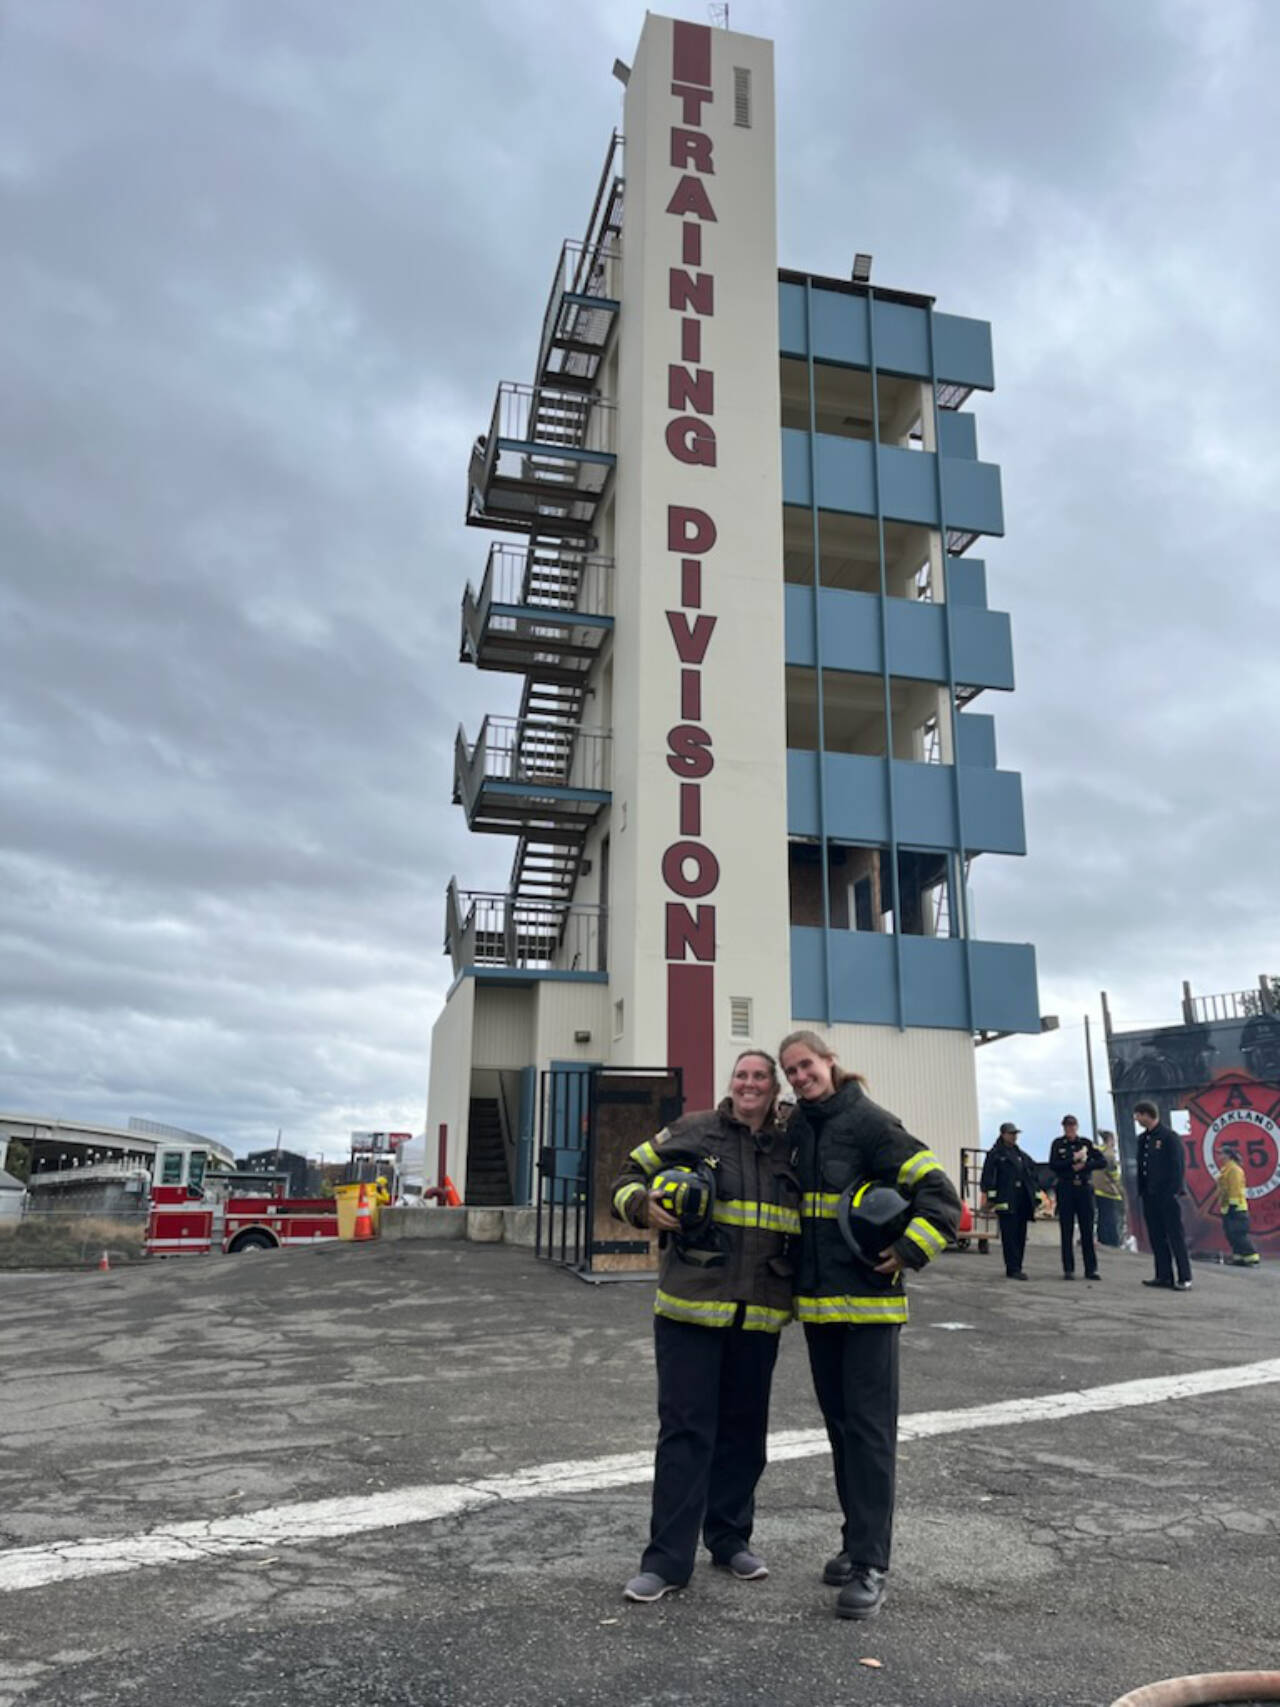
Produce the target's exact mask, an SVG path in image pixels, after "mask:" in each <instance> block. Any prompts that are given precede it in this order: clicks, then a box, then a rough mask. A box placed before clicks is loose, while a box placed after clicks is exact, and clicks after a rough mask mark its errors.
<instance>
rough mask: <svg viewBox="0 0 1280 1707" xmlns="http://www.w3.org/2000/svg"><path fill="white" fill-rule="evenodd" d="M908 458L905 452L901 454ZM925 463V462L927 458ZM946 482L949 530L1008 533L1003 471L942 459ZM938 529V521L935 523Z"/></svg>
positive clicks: (989, 464) (987, 464) (986, 464)
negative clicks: (1003, 496)
mask: <svg viewBox="0 0 1280 1707" xmlns="http://www.w3.org/2000/svg"><path fill="white" fill-rule="evenodd" d="M899 454H901V455H904V456H905V455H907V454H908V453H907V452H905V451H903V452H901V453H899ZM921 460H922V461H923V460H925V459H924V458H923V457H922V458H921ZM942 477H943V480H944V481H945V482H946V494H947V496H946V504H947V527H948V529H951V528H957V529H960V530H961V531H963V532H965V533H969V532H973V533H994V534H1002V533H1003V532H1004V502H1003V500H1002V498H1001V496H1000V470H999V468H998V467H997V466H996V464H995V463H994V462H965V461H964V460H963V459H962V458H960V457H957V456H947V457H943V459H942ZM934 525H935V526H936V525H937V524H936V521H935V524H934Z"/></svg>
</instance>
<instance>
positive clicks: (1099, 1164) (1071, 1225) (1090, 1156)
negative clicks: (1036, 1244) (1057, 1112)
mask: <svg viewBox="0 0 1280 1707" xmlns="http://www.w3.org/2000/svg"><path fill="white" fill-rule="evenodd" d="M1106 1165H1107V1158H1106V1157H1105V1156H1104V1155H1103V1153H1102V1151H1101V1150H1100V1149H1099V1148H1098V1146H1097V1145H1096V1144H1091V1143H1090V1142H1089V1140H1088V1139H1087V1138H1082V1137H1081V1136H1080V1122H1079V1121H1078V1120H1077V1119H1076V1117H1075V1115H1074V1114H1064V1115H1063V1117H1062V1131H1061V1132H1060V1133H1059V1134H1058V1136H1057V1137H1056V1138H1055V1139H1054V1141H1053V1143H1052V1144H1051V1145H1050V1146H1049V1166H1050V1167H1051V1168H1052V1169H1053V1177H1054V1182H1055V1186H1056V1194H1057V1199H1058V1232H1059V1234H1060V1235H1061V1238H1062V1278H1063V1279H1064V1280H1074V1279H1075V1277H1076V1228H1077V1227H1079V1229H1080V1255H1081V1256H1082V1257H1083V1258H1084V1277H1085V1279H1086V1280H1101V1279H1102V1276H1101V1275H1100V1274H1099V1273H1098V1249H1097V1246H1096V1245H1095V1244H1094V1242H1093V1222H1094V1214H1095V1210H1094V1201H1093V1179H1092V1175H1093V1173H1094V1171H1095V1169H1097V1168H1105V1167H1106Z"/></svg>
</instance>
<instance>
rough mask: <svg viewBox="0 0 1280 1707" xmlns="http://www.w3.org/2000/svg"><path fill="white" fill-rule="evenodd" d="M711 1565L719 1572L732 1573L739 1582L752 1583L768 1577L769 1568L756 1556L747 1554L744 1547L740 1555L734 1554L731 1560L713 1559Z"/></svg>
mask: <svg viewBox="0 0 1280 1707" xmlns="http://www.w3.org/2000/svg"><path fill="white" fill-rule="evenodd" d="M711 1563H712V1564H713V1565H714V1566H715V1567H716V1569H717V1570H720V1571H732V1572H733V1574H734V1576H735V1577H737V1579H738V1581H739V1582H743V1583H753V1582H756V1581H758V1579H759V1578H760V1577H767V1576H768V1575H769V1567H768V1565H766V1564H765V1562H764V1560H763V1559H761V1558H758V1557H757V1556H756V1554H754V1553H749V1552H748V1551H747V1549H746V1548H745V1547H744V1548H743V1549H742V1551H741V1552H740V1553H735V1554H734V1555H733V1557H732V1559H713V1560H712V1561H711Z"/></svg>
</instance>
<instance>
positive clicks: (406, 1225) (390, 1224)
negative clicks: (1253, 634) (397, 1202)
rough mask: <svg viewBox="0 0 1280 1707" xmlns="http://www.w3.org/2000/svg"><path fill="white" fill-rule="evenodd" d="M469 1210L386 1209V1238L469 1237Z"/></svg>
mask: <svg viewBox="0 0 1280 1707" xmlns="http://www.w3.org/2000/svg"><path fill="white" fill-rule="evenodd" d="M466 1236H467V1211H466V1210H465V1209H436V1208H431V1209H384V1210H383V1211H382V1237H383V1238H384V1239H465V1238H466Z"/></svg>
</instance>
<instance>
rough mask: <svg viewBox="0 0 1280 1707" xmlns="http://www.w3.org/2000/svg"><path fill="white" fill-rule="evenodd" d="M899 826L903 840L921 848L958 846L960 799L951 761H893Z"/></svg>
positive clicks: (897, 823)
mask: <svg viewBox="0 0 1280 1707" xmlns="http://www.w3.org/2000/svg"><path fill="white" fill-rule="evenodd" d="M893 796H894V804H895V806H896V807H897V812H896V814H895V829H896V830H897V839H898V841H899V842H907V843H909V844H910V845H911V846H912V847H918V848H956V847H958V846H959V831H958V830H957V827H956V803H955V792H954V783H953V781H952V777H951V767H950V765H925V764H918V763H916V762H914V761H913V760H911V759H895V760H894V761H893Z"/></svg>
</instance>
